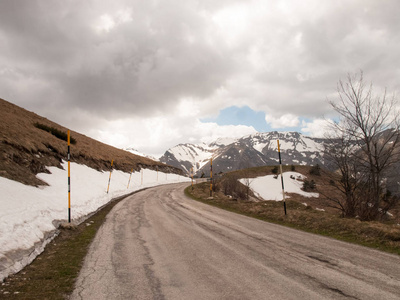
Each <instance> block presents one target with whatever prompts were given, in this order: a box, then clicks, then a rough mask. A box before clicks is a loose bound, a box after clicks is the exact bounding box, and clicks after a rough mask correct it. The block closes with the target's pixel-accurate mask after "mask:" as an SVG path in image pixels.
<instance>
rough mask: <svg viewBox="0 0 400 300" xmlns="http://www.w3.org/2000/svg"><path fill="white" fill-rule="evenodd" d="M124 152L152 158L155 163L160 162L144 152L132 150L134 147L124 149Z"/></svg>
mask: <svg viewBox="0 0 400 300" xmlns="http://www.w3.org/2000/svg"><path fill="white" fill-rule="evenodd" d="M122 150H125V151H128V152H130V153H132V154H135V155H139V156H142V157H146V158H150V159H151V160H154V161H159V159H157V158H155V157H153V156H150V155H147V154H144V153H142V152H139V151H138V150H136V149H135V148H132V147H128V148H125V149H122Z"/></svg>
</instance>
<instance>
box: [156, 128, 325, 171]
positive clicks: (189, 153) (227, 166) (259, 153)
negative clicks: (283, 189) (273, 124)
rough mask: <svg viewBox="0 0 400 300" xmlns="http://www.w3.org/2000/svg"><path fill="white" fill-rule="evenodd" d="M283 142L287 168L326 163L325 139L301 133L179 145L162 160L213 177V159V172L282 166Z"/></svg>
mask: <svg viewBox="0 0 400 300" xmlns="http://www.w3.org/2000/svg"><path fill="white" fill-rule="evenodd" d="M278 139H279V143H280V149H281V156H282V163H283V164H286V165H291V164H294V165H315V164H320V165H322V164H323V157H322V150H323V142H324V140H323V139H318V138H311V137H306V136H304V135H302V134H300V133H298V132H277V131H274V132H266V133H256V134H252V135H248V136H244V137H242V138H238V139H229V138H222V139H221V138H220V139H218V140H216V141H214V142H212V143H210V144H200V145H194V144H179V145H177V146H175V147H172V148H170V149H168V150H167V151H166V152H165V154H164V155H163V156H162V157H161V158H160V161H161V162H163V163H166V164H168V165H171V166H175V167H178V168H181V169H182V170H184V171H185V172H187V173H190V170H191V168H192V167H193V169H194V172H195V174H197V175H200V174H202V173H203V172H204V173H205V174H209V169H210V167H209V165H210V159H211V157H212V158H213V172H214V173H218V172H227V171H232V170H238V169H242V168H249V167H256V166H265V165H276V164H278V163H279V158H278V157H279V156H278V144H277V140H278Z"/></svg>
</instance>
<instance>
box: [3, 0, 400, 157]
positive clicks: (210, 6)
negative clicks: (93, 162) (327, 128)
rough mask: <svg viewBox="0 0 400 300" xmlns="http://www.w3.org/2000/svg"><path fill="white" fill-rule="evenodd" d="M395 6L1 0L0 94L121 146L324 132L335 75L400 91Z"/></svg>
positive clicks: (157, 150)
mask: <svg viewBox="0 0 400 300" xmlns="http://www.w3.org/2000/svg"><path fill="white" fill-rule="evenodd" d="M399 14H400V1H398V0H392V1H390V0H387V1H386V0H382V1H377V0H376V1H373V0H359V1H355V0H332V1H329V0H327V1H321V0H302V1H297V0H293V1H288V0H287V1H285V0H282V1H278V0H256V1H244V0H243V1H240V0H218V1H216V0H197V1H195V0H185V1H180V0H179V1H178V0H164V1H163V0H146V1H143V0H112V1H111V0H110V1H104V0H103V1H100V0H99V1H96V0H87V1H80V0H70V1H69V0H42V1H41V0H25V1H22V0H1V1H0V45H1V51H0V53H1V54H0V98H3V99H5V100H7V101H9V102H12V103H14V104H17V105H19V106H21V107H23V108H25V109H28V110H31V111H34V112H36V113H38V114H40V115H42V116H45V117H47V118H48V119H51V120H53V121H55V122H57V123H60V124H61V125H64V126H66V127H69V128H71V129H73V130H76V131H79V132H81V133H83V134H86V135H88V136H90V137H93V138H96V139H98V140H100V141H103V142H105V143H108V144H111V145H114V146H116V147H128V146H131V147H134V148H136V149H138V150H139V151H141V152H144V153H147V154H153V155H160V154H162V153H163V152H164V151H165V150H167V149H168V148H169V147H171V146H174V145H176V144H178V143H186V142H191V143H198V142H202V141H204V142H208V141H211V140H213V139H215V138H217V137H221V136H223V137H234V136H242V135H246V134H250V133H253V132H257V131H260V132H262V131H271V130H279V131H292V130H296V131H300V132H302V133H304V134H306V135H310V136H318V135H319V134H321V123H322V120H323V119H324V118H334V117H335V115H334V114H333V112H332V109H331V107H330V106H329V104H328V103H327V99H330V100H333V99H334V98H335V96H336V84H337V82H338V80H340V79H345V78H346V76H347V74H348V73H351V74H354V73H356V72H359V71H360V70H363V72H364V78H365V80H367V81H368V82H369V81H371V82H373V84H374V89H375V90H376V91H382V89H383V88H385V87H386V88H387V90H388V91H389V92H398V91H399V90H400V82H399V78H400V22H399V21H398V16H399Z"/></svg>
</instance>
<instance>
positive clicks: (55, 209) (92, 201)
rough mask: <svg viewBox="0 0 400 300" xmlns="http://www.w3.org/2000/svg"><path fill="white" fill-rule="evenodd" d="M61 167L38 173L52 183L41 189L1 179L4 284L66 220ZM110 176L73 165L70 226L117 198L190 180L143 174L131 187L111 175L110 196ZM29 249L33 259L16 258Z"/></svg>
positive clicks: (123, 177)
mask: <svg viewBox="0 0 400 300" xmlns="http://www.w3.org/2000/svg"><path fill="white" fill-rule="evenodd" d="M62 166H63V168H64V170H62V169H59V168H56V167H49V168H48V170H49V171H50V172H51V174H45V173H40V174H38V175H37V177H38V178H40V179H41V180H43V181H45V182H46V183H47V184H49V186H40V187H38V188H37V187H32V186H28V185H24V184H22V183H19V182H16V181H12V180H9V179H6V178H3V177H0V189H1V196H0V207H1V209H0V281H2V280H3V279H4V278H5V277H6V276H8V275H9V274H10V273H15V272H18V271H19V270H21V269H22V268H23V267H24V266H25V265H27V264H29V263H30V262H31V261H32V260H33V259H34V257H36V256H37V255H39V254H40V253H41V252H42V251H43V248H44V246H45V244H47V241H46V240H47V238H48V235H49V233H50V232H52V231H54V230H55V229H56V226H57V223H58V222H57V221H67V220H68V179H67V178H68V169H67V168H68V166H67V162H63V164H62ZM142 173H143V183H142ZM157 173H158V174H157ZM109 176H110V172H99V171H96V170H94V169H91V168H89V167H87V166H85V165H80V164H76V163H71V219H72V221H75V222H76V221H77V220H81V219H82V218H84V217H85V216H86V215H88V214H90V213H92V212H94V211H96V210H97V209H98V208H100V207H101V206H103V205H105V204H106V203H108V202H109V201H110V200H111V199H113V198H115V197H118V196H122V195H126V194H128V193H131V192H133V191H137V190H139V189H142V188H146V187H152V186H156V185H161V184H167V183H175V182H179V181H180V182H183V181H188V182H189V181H190V179H189V178H187V177H182V176H179V175H176V174H166V173H162V172H157V171H152V170H148V169H142V170H141V172H134V173H132V177H131V181H130V184H129V188H127V186H128V181H129V176H130V174H129V173H125V172H122V171H118V170H113V172H112V174H111V182H110V188H109V193H108V194H107V185H108V179H109ZM38 245H40V246H38ZM28 249H33V250H32V255H33V257H30V258H27V257H22V258H21V257H20V258H17V256H18V255H15V253H16V252H18V251H20V250H28ZM32 255H31V256H32Z"/></svg>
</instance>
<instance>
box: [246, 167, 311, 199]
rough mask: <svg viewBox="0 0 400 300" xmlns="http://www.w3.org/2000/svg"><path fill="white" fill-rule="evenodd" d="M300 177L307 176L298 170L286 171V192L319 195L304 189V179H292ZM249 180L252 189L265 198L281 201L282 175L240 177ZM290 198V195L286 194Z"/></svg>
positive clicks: (309, 195) (307, 195)
mask: <svg viewBox="0 0 400 300" xmlns="http://www.w3.org/2000/svg"><path fill="white" fill-rule="evenodd" d="M291 176H292V177H294V178H299V179H302V180H304V179H305V178H306V177H305V176H304V175H302V174H300V173H297V172H284V173H283V181H284V185H285V193H295V194H300V195H302V196H304V197H319V194H318V193H308V192H305V191H303V190H302V189H301V188H302V185H303V182H302V181H298V180H296V179H292V178H290V177H291ZM247 180H249V181H250V188H251V190H252V191H253V192H254V193H255V194H256V195H258V196H260V197H261V198H263V199H264V200H274V201H281V200H283V199H282V184H281V177H280V175H279V176H278V178H274V175H266V176H262V177H257V178H250V179H245V178H243V179H240V182H241V183H243V184H246V182H247ZM286 198H289V196H286Z"/></svg>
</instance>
